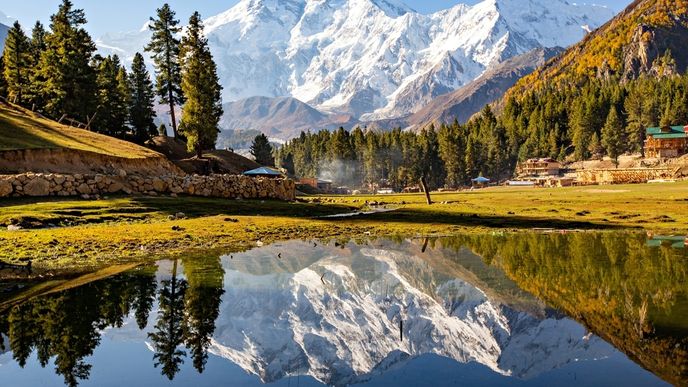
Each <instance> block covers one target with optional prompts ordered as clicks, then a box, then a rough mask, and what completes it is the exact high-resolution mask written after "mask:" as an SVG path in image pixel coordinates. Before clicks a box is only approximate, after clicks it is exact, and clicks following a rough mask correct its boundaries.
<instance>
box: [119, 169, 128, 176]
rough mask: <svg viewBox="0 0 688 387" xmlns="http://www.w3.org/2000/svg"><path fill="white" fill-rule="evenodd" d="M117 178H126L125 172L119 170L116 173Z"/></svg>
mask: <svg viewBox="0 0 688 387" xmlns="http://www.w3.org/2000/svg"><path fill="white" fill-rule="evenodd" d="M117 176H119V177H126V176H127V171H125V170H124V169H119V170H118V171H117Z"/></svg>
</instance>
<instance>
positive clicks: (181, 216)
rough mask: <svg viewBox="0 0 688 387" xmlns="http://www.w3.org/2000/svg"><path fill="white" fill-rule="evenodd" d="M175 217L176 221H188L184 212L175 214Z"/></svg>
mask: <svg viewBox="0 0 688 387" xmlns="http://www.w3.org/2000/svg"><path fill="white" fill-rule="evenodd" d="M174 217H175V218H176V219H186V214H185V213H183V212H177V213H176V214H174Z"/></svg>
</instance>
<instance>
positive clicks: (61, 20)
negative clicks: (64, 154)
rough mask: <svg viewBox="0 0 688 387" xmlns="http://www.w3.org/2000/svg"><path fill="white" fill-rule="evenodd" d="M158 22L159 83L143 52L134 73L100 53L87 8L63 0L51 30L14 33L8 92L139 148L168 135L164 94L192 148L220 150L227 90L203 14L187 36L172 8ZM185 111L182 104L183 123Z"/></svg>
mask: <svg viewBox="0 0 688 387" xmlns="http://www.w3.org/2000/svg"><path fill="white" fill-rule="evenodd" d="M150 20H151V24H150V29H151V31H152V33H153V35H152V38H151V41H150V43H149V44H148V45H147V46H146V48H145V50H146V51H147V52H149V53H150V54H151V57H152V58H153V61H154V65H155V70H156V71H155V84H154V83H153V81H152V80H151V76H150V74H149V73H148V70H147V69H146V64H145V61H144V57H143V55H142V54H141V53H136V55H135V56H134V58H133V62H132V66H131V68H130V69H127V68H125V66H123V64H122V62H121V60H120V58H118V57H117V55H108V56H106V57H103V56H102V55H100V54H96V45H95V43H94V41H93V39H92V38H91V36H90V35H89V34H88V32H87V31H86V30H85V29H84V25H85V24H86V22H87V21H86V16H85V13H84V11H83V10H82V9H75V8H74V6H73V4H72V2H71V1H70V0H63V1H62V3H61V5H60V7H59V9H58V11H57V12H56V13H55V14H54V15H52V16H51V18H50V26H49V27H50V28H49V29H48V30H46V29H45V27H44V26H43V25H42V24H41V23H40V22H36V24H35V25H34V27H33V29H32V31H31V36H30V37H29V36H27V35H26V34H25V32H24V30H23V28H22V26H21V25H20V23H19V22H15V23H14V25H13V26H12V28H11V29H10V30H9V33H8V36H7V39H6V42H5V49H4V51H3V56H2V60H0V67H1V68H0V74H1V75H2V76H0V94H1V95H3V96H6V97H7V99H8V100H10V101H11V102H14V103H16V104H18V105H21V106H24V107H27V108H31V109H32V110H35V111H37V112H39V113H41V114H43V115H45V116H47V117H50V118H53V119H55V120H59V119H61V118H63V117H69V118H70V119H73V120H76V121H78V122H81V123H84V124H85V125H87V127H88V128H90V129H91V130H94V131H97V132H100V133H103V134H107V135H110V136H114V137H118V138H123V139H127V140H131V141H135V142H137V143H144V142H145V141H147V140H148V139H150V138H151V137H152V136H155V135H156V134H158V133H160V134H163V135H164V134H166V128H165V126H164V125H161V127H160V128H156V126H155V118H156V113H155V110H154V107H155V105H156V97H157V98H158V101H159V102H160V103H161V104H165V105H167V106H168V108H169V113H170V117H171V123H172V131H173V133H174V136H175V137H179V138H182V139H183V140H185V141H186V142H187V145H188V148H189V150H190V151H194V152H196V153H198V154H200V153H201V152H202V151H203V150H206V149H214V147H215V142H216V140H217V134H218V132H219V129H218V123H219V120H220V117H221V116H222V104H221V97H220V93H221V90H222V87H221V86H220V84H219V79H218V76H217V66H216V64H215V62H214V60H213V57H212V54H211V53H210V49H209V47H208V40H207V39H206V38H205V36H204V33H203V30H204V27H203V23H202V20H201V16H200V14H199V13H198V12H195V13H194V14H193V15H192V16H191V18H190V19H189V23H188V26H187V28H185V29H184V31H183V34H182V38H181V39H178V38H177V36H178V35H179V34H181V33H182V28H181V27H180V26H179V20H177V19H176V17H175V12H174V11H172V9H171V8H170V6H169V5H168V4H165V5H163V6H162V7H161V8H160V9H158V10H157V15H156V17H155V18H151V19H150ZM177 107H182V116H181V119H180V120H179V123H177V117H176V111H175V109H176V108H177Z"/></svg>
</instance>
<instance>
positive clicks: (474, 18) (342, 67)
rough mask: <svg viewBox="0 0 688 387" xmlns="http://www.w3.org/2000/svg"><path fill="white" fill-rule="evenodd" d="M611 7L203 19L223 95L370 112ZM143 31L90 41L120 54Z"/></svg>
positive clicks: (243, 12) (543, 5)
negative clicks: (290, 100) (283, 98)
mask: <svg viewBox="0 0 688 387" xmlns="http://www.w3.org/2000/svg"><path fill="white" fill-rule="evenodd" d="M612 16H613V13H612V11H611V10H610V9H608V8H604V7H599V6H591V5H590V6H589V5H580V4H573V3H568V2H566V1H564V0H485V1H483V2H481V3H478V4H476V5H474V6H468V5H464V4H459V5H456V6H454V7H452V8H450V9H447V10H444V11H440V12H437V13H434V14H431V15H423V14H420V13H418V12H415V11H414V10H412V9H411V8H409V7H408V6H406V5H404V4H403V3H401V2H400V1H398V0H242V1H240V2H239V3H238V4H237V5H236V6H234V7H232V8H231V9H229V10H227V11H226V12H223V13H221V14H219V15H216V16H212V17H210V18H208V19H206V20H205V25H206V34H207V36H208V39H209V42H210V45H211V49H212V51H213V54H214V56H215V59H216V61H217V62H218V69H219V73H220V78H221V82H222V84H223V86H224V94H223V97H224V100H225V102H230V101H234V100H239V99H243V98H249V97H254V96H264V97H280V96H289V97H293V98H296V99H298V100H300V101H302V102H305V103H307V104H309V105H311V106H313V107H315V108H317V109H319V110H321V111H323V112H335V113H348V114H351V115H353V116H354V117H356V118H362V119H363V120H374V119H382V118H392V117H398V116H402V115H407V114H410V113H413V112H416V111H417V110H419V109H420V108H421V107H422V106H423V105H424V104H426V103H427V102H429V101H430V100H431V99H432V98H434V97H436V96H438V95H441V94H445V93H448V92H451V91H454V90H456V89H457V88H459V87H461V86H462V85H465V84H466V83H468V82H470V81H472V80H474V79H476V78H477V77H479V76H480V75H481V74H482V73H483V72H485V71H486V70H487V69H490V68H491V67H493V66H495V65H496V64H498V63H500V62H502V61H504V60H505V59H507V58H510V57H513V56H515V55H519V54H523V53H525V52H527V51H530V50H532V49H534V48H538V47H556V46H560V47H566V46H569V45H571V44H573V43H575V42H577V41H579V40H580V39H581V38H582V37H583V36H584V35H585V34H586V33H587V31H588V30H590V29H591V28H596V27H598V26H600V25H601V24H603V23H604V22H606V21H607V20H609V19H610V18H611V17H612ZM149 34H150V33H149V32H148V31H146V30H145V29H144V30H142V31H141V32H139V33H133V34H120V35H110V36H105V37H103V38H101V39H99V40H98V42H97V44H98V46H99V47H100V48H101V50H102V51H104V52H113V53H119V54H120V56H124V57H128V56H132V55H133V52H135V51H141V50H142V47H143V45H144V43H145V42H146V41H147V39H148V37H149Z"/></svg>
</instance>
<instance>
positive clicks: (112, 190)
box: [108, 181, 124, 193]
mask: <svg viewBox="0 0 688 387" xmlns="http://www.w3.org/2000/svg"><path fill="white" fill-rule="evenodd" d="M123 189H124V186H123V185H122V183H118V182H116V181H115V182H113V183H112V184H110V187H108V192H109V193H115V192H119V191H122V190H123Z"/></svg>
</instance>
